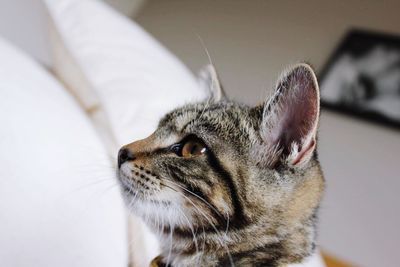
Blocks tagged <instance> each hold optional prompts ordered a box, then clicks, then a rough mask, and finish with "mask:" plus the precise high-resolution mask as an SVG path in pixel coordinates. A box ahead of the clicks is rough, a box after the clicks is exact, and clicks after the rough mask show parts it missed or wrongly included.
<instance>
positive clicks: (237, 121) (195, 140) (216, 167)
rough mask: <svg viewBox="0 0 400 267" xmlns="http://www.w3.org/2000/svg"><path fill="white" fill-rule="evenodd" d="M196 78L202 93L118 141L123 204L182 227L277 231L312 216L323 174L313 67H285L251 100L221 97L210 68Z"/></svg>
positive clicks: (155, 224) (151, 218) (155, 221)
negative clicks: (133, 137) (141, 134)
mask: <svg viewBox="0 0 400 267" xmlns="http://www.w3.org/2000/svg"><path fill="white" fill-rule="evenodd" d="M203 78H204V79H203V81H205V82H204V83H203V84H204V85H209V86H208V89H209V90H210V92H211V96H210V99H209V100H208V101H206V102H204V103H198V104H192V105H187V106H184V107H182V108H178V109H176V110H174V111H172V112H170V113H169V114H167V115H165V117H164V118H163V119H161V121H160V123H159V125H158V128H157V130H156V131H155V132H154V133H153V134H152V135H151V136H149V137H147V138H146V139H143V140H139V141H136V142H133V143H131V144H128V145H126V146H124V147H122V148H121V150H120V152H119V163H118V165H119V170H118V174H119V179H120V182H121V185H122V187H123V191H124V194H125V200H126V203H127V204H128V206H129V208H130V209H131V210H132V211H133V212H134V213H136V214H138V215H140V216H141V217H142V218H143V219H145V220H146V221H147V222H148V223H149V224H150V225H152V226H153V227H158V226H159V224H164V226H165V227H166V228H168V229H171V228H176V229H181V230H182V231H184V230H185V229H189V228H190V229H194V228H196V229H202V228H206V229H214V230H215V228H216V229H219V230H223V229H226V228H227V227H229V229H237V230H238V229H243V228H246V227H256V226H262V227H263V229H265V231H267V232H268V233H270V234H271V235H273V234H276V235H280V234H284V232H285V231H286V230H284V229H287V228H288V227H296V225H298V224H299V223H300V222H304V221H306V220H308V219H310V218H311V217H313V215H314V213H315V210H316V208H317V207H318V204H319V201H320V197H321V194H322V191H323V178H322V174H321V172H320V168H319V164H318V161H317V158H316V151H315V148H316V138H317V126H318V120H319V89H318V84H317V80H316V77H315V74H314V72H313V70H312V69H311V67H310V66H308V65H307V64H298V65H295V66H293V67H292V68H290V69H288V70H287V71H285V72H284V73H283V74H282V76H281V78H280V79H279V80H278V82H277V85H276V89H275V92H274V94H273V95H272V96H271V97H270V98H269V99H268V100H266V101H265V102H263V103H262V104H260V105H258V106H255V107H249V106H245V105H241V104H237V103H234V102H229V101H227V100H225V99H224V94H223V92H222V89H221V88H220V85H219V82H218V80H217V79H216V73H215V71H214V70H213V69H212V68H211V69H210V71H209V72H207V73H205V74H203ZM280 231H281V232H280ZM260 234H261V233H260Z"/></svg>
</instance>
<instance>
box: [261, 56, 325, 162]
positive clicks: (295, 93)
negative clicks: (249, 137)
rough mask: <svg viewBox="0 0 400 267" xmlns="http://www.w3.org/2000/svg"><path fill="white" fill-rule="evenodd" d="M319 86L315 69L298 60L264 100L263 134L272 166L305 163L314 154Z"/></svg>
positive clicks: (264, 144)
mask: <svg viewBox="0 0 400 267" xmlns="http://www.w3.org/2000/svg"><path fill="white" fill-rule="evenodd" d="M319 109H320V107H319V88H318V82H317V78H316V76H315V73H314V71H313V69H312V68H311V67H310V66H309V65H307V64H297V65H294V66H293V67H291V68H289V69H288V70H287V71H286V72H284V73H283V74H282V75H281V78H280V79H279V80H278V82H277V85H276V90H275V93H274V94H273V95H272V97H271V98H270V99H269V100H268V101H267V102H266V103H265V104H264V108H263V115H262V122H261V127H260V131H261V132H260V135H261V137H262V140H263V145H262V146H263V147H264V149H266V154H265V155H266V159H267V162H268V165H269V166H270V167H273V166H276V165H277V163H283V164H285V165H288V166H290V167H301V166H304V165H305V164H306V163H307V162H308V161H309V160H310V158H311V157H312V155H313V154H314V150H315V147H316V136H317V128H318V120H319Z"/></svg>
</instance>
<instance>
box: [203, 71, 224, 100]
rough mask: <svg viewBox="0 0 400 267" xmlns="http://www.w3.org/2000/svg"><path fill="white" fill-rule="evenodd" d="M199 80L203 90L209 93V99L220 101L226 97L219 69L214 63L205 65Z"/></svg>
mask: <svg viewBox="0 0 400 267" xmlns="http://www.w3.org/2000/svg"><path fill="white" fill-rule="evenodd" d="M198 82H199V85H200V87H201V88H202V89H203V90H206V92H208V94H209V99H208V100H209V101H211V102H214V103H216V102H219V101H221V100H223V99H225V92H224V90H223V88H222V86H221V83H220V81H219V78H218V74H217V71H216V70H215V67H214V66H213V65H212V64H209V65H206V66H204V67H203V68H202V69H201V70H200V72H199V75H198Z"/></svg>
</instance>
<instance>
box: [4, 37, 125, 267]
mask: <svg viewBox="0 0 400 267" xmlns="http://www.w3.org/2000/svg"><path fill="white" fill-rule="evenodd" d="M0 59H1V60H0V77H1V79H0V122H1V127H0V147H1V149H0V162H1V168H0V222H1V223H0V248H1V249H0V266H61V267H63V266H65V267H70V266H82V267H87V266H97V267H98V266H104V267H106V266H108V267H114V266H121V267H122V266H124V267H125V266H127V245H126V244H127V240H126V239H127V238H126V217H125V213H124V207H123V203H122V200H121V197H120V193H119V190H118V187H117V186H116V180H115V178H114V176H115V175H114V172H113V170H112V168H111V167H112V166H111V163H110V161H109V157H108V155H107V153H106V150H105V148H104V146H103V145H102V143H101V142H100V140H99V137H98V135H97V134H96V132H95V130H94V129H93V127H92V126H91V123H90V121H89V119H88V118H87V116H86V114H85V113H83V112H82V111H81V109H80V107H79V106H78V105H77V104H76V102H75V101H74V99H73V98H72V97H71V96H70V95H69V94H68V92H67V91H66V90H65V89H64V88H63V87H62V85H60V83H58V82H57V81H56V80H55V79H54V78H53V77H52V76H51V75H49V73H47V71H45V70H44V69H42V68H41V67H40V66H39V65H37V64H36V63H35V62H33V61H32V60H30V59H29V58H27V56H25V55H23V54H22V53H21V52H19V51H17V50H16V49H14V48H13V47H11V45H9V44H6V43H5V41H4V40H2V39H1V38H0Z"/></svg>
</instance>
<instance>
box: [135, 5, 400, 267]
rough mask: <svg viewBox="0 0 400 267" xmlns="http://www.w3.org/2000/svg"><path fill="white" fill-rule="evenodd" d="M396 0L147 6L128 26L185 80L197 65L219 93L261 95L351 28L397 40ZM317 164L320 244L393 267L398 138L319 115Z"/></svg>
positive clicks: (319, 59) (399, 235)
mask: <svg viewBox="0 0 400 267" xmlns="http://www.w3.org/2000/svg"><path fill="white" fill-rule="evenodd" d="M399 11H400V2H398V1H374V0H370V1H361V0H359V1H356V0H351V1H317V0H315V1H283V0H279V1H278V0H276V1H265V0H252V1H248V0H235V1H231V0H218V1H215V0H202V1H197V0H169V1H164V0H150V1H149V3H148V4H147V5H146V7H145V8H144V9H143V10H142V12H141V13H140V14H139V17H138V21H139V23H141V24H142V25H143V26H144V27H145V28H146V29H147V30H149V31H150V32H151V33H153V34H154V35H155V36H156V37H157V38H158V39H160V40H161V41H162V42H163V43H164V44H165V45H166V46H167V47H169V48H170V49H171V50H172V51H173V52H174V53H176V54H177V55H178V56H179V57H180V58H181V59H183V60H184V61H185V62H186V64H187V65H188V66H189V67H190V68H191V69H192V70H194V71H196V70H198V69H199V68H200V66H201V65H203V64H206V63H207V61H208V60H207V57H206V55H205V53H204V49H203V48H202V46H201V44H200V42H199V40H198V38H197V36H196V35H197V34H198V35H200V36H201V37H202V38H203V39H204V41H205V43H206V45H207V47H208V49H209V50H210V53H211V55H212V58H213V60H214V62H215V64H216V66H217V68H218V70H219V72H220V76H221V78H222V81H223V84H224V86H225V88H226V90H227V91H228V94H229V95H230V96H232V97H234V98H235V99H237V100H240V101H243V102H246V103H257V102H260V101H262V100H263V99H264V96H266V95H267V93H266V91H267V89H268V88H271V85H272V84H273V83H274V81H275V78H276V77H277V75H278V74H279V72H280V71H281V70H282V68H283V67H284V66H286V65H288V64H289V63H293V62H296V61H299V60H307V61H309V62H311V63H312V64H313V65H314V66H315V67H316V68H317V70H318V69H320V68H321V67H322V66H323V64H324V62H325V61H326V59H327V57H328V56H329V54H330V53H331V51H332V50H333V49H334V48H335V46H336V45H337V43H338V41H339V38H340V37H341V36H342V34H343V33H344V32H345V31H346V30H347V29H348V28H349V27H352V26H359V27H363V28H369V29H376V30H382V31H388V32H393V33H399V34H400V16H399ZM319 151H320V159H321V163H322V166H323V169H324V171H325V176H326V179H327V194H326V197H325V200H324V202H323V204H322V207H321V225H320V229H321V230H320V237H319V240H320V243H321V244H322V247H323V248H324V249H325V250H327V251H328V252H331V253H333V254H334V255H337V256H340V257H342V258H344V259H348V260H350V261H352V262H354V263H357V264H360V265H362V266H398V255H397V253H398V244H397V243H398V241H399V240H400V230H398V227H399V225H400V214H399V210H400V208H399V207H398V204H399V203H400V194H398V193H397V191H398V188H399V187H400V174H399V171H398V170H399V166H398V164H399V162H400V161H399V151H400V132H399V131H394V130H391V129H388V128H385V127H381V126H377V125H375V124H371V123H365V122H363V121H360V120H357V119H352V118H350V117H347V116H343V115H338V114H335V113H332V112H328V111H325V110H324V111H323V113H322V118H321V129H320V144H319Z"/></svg>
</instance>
